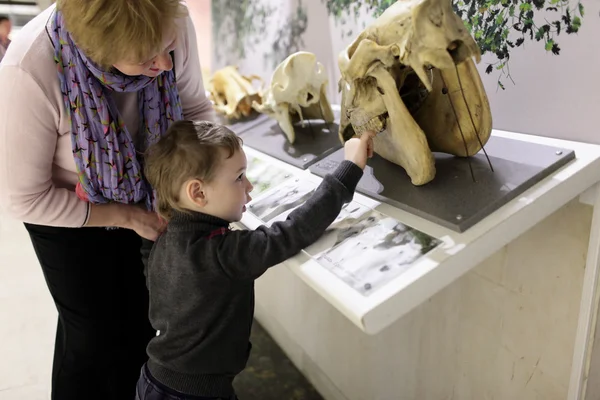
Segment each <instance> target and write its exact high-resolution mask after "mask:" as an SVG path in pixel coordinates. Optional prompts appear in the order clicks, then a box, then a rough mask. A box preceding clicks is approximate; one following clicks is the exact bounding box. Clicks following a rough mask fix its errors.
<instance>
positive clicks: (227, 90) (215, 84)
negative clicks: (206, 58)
mask: <svg viewBox="0 0 600 400" xmlns="http://www.w3.org/2000/svg"><path fill="white" fill-rule="evenodd" d="M255 79H256V80H260V81H261V82H262V78H261V77H260V76H256V75H252V76H243V75H240V73H239V72H238V69H237V67H234V66H227V67H225V68H222V69H220V70H218V71H215V73H214V74H213V76H212V77H211V79H210V81H209V83H208V91H209V93H210V100H211V101H212V102H213V105H214V108H215V110H217V112H219V113H221V114H223V115H225V116H226V117H227V118H229V119H232V120H235V119H240V118H242V117H248V116H249V115H250V113H251V112H252V102H257V103H261V102H262V97H261V94H260V89H258V90H257V89H255V88H254V87H253V86H252V81H253V80H255Z"/></svg>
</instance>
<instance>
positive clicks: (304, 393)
mask: <svg viewBox="0 0 600 400" xmlns="http://www.w3.org/2000/svg"><path fill="white" fill-rule="evenodd" d="M56 317H57V314H56V310H55V308H54V304H53V303H52V298H51V297H50V295H49V293H48V290H47V288H46V285H45V282H44V279H43V276H42V273H41V270H40V268H39V265H38V262H37V259H36V258H35V255H34V253H33V249H32V247H31V244H30V242H29V238H28V236H27V233H26V231H25V229H24V228H23V226H22V225H21V224H20V223H18V222H15V221H12V220H9V219H7V218H6V217H3V216H0V343H1V345H0V400H48V399H49V398H50V395H49V391H50V385H49V382H50V372H51V370H50V366H51V362H52V352H53V346H54V332H55V329H56ZM252 342H253V345H254V347H253V352H252V356H251V358H250V360H249V362H248V367H247V368H246V371H245V372H244V373H243V374H241V375H240V376H239V377H238V379H237V380H236V381H235V387H236V390H237V391H238V395H239V397H240V399H241V400H259V399H260V400H270V399H286V400H322V398H321V396H319V394H318V393H317V392H316V391H315V390H314V388H313V387H312V386H311V385H310V384H309V383H308V382H307V381H306V379H305V378H304V377H303V376H302V374H301V373H300V372H299V371H298V370H297V369H296V368H295V367H294V366H293V364H292V363H291V362H290V360H289V359H288V358H287V357H286V356H285V354H284V353H283V352H282V351H281V349H280V348H279V347H278V346H277V344H275V343H274V342H273V340H272V339H271V338H270V336H269V335H268V334H267V333H266V332H265V331H264V330H263V329H262V327H261V326H260V325H258V324H255V326H254V329H253V332H252Z"/></svg>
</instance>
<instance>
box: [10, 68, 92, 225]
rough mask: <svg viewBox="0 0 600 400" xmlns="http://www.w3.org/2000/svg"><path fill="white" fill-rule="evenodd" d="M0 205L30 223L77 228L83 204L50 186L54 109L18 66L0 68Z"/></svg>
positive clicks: (83, 215) (69, 193) (85, 211)
mask: <svg viewBox="0 0 600 400" xmlns="http://www.w3.org/2000/svg"><path fill="white" fill-rule="evenodd" d="M0 88H1V89H0V206H2V208H3V209H4V210H5V211H6V212H7V213H8V214H9V215H10V216H12V217H14V218H16V219H18V220H21V221H24V222H29V223H33V224H40V225H49V226H65V227H80V226H83V225H84V224H85V223H86V220H87V218H88V211H89V208H88V204H87V203H85V202H83V201H81V200H80V199H79V198H78V197H77V195H76V194H75V193H74V192H72V191H69V190H67V189H62V188H56V187H55V186H54V184H53V183H52V166H53V160H54V152H55V150H56V142H57V139H58V133H57V126H58V120H59V113H58V110H56V108H55V107H54V106H53V104H52V102H51V101H50V99H48V97H47V96H46V94H45V93H44V91H43V90H42V89H41V87H40V85H38V83H37V82H36V81H35V79H34V78H33V77H32V76H31V75H29V74H28V73H27V72H26V71H24V70H22V69H21V68H20V67H18V66H12V65H7V66H2V67H1V68H0Z"/></svg>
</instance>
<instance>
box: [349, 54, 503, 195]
mask: <svg viewBox="0 0 600 400" xmlns="http://www.w3.org/2000/svg"><path fill="white" fill-rule="evenodd" d="M396 72H397V71H396ZM457 73H458V74H460V77H461V78H460V81H459V78H458V76H457ZM432 74H433V85H432V91H431V92H430V93H428V94H427V96H426V97H425V100H424V101H423V102H422V103H419V104H418V105H417V106H415V103H414V102H413V103H412V106H411V105H410V104H409V108H411V110H409V109H408V108H407V105H406V104H405V103H404V102H403V101H402V100H401V97H400V94H399V93H400V92H401V88H399V87H398V86H397V83H400V84H402V83H405V82H406V81H403V82H400V81H399V79H398V76H397V73H396V74H394V72H393V71H392V73H390V71H389V70H387V69H385V68H383V67H380V68H378V69H377V70H375V71H373V72H372V73H371V74H370V75H371V76H373V77H376V78H377V82H374V83H372V84H370V85H366V87H368V89H367V90H366V91H365V88H364V87H363V90H362V93H361V94H360V95H359V96H356V95H355V96H352V94H351V93H350V92H349V90H348V88H346V87H344V88H343V90H342V106H343V109H342V116H341V122H340V132H339V136H340V140H341V142H342V143H343V142H345V141H346V140H348V139H350V138H351V137H352V136H354V135H355V134H358V135H360V134H361V133H362V132H363V131H365V130H372V131H375V132H380V133H379V134H378V135H377V137H376V138H375V140H374V144H375V149H374V150H375V152H376V153H378V154H379V155H380V156H381V157H383V158H385V159H387V160H388V161H390V162H393V163H395V164H397V165H400V166H401V167H403V168H404V169H405V170H406V172H407V173H408V175H409V176H410V178H411V181H412V183H413V184H414V185H422V184H425V183H428V182H429V181H431V180H432V179H433V178H434V177H435V166H434V165H433V163H434V159H433V155H432V154H431V152H432V151H434V152H442V153H447V154H452V155H455V156H460V157H465V156H472V155H474V154H476V153H477V152H479V151H480V150H481V148H482V146H484V145H485V144H486V143H487V141H488V140H489V138H490V134H491V131H492V117H491V111H490V107H489V102H488V99H487V96H486V94H485V89H484V87H483V83H482V82H481V78H480V76H479V73H478V72H477V69H476V67H475V64H474V62H473V60H472V59H467V60H466V61H464V62H462V63H460V64H459V65H457V66H456V69H455V68H452V69H446V70H439V69H435V68H434V69H433V70H432ZM394 75H395V77H396V78H395V79H394ZM363 82H364V80H363ZM378 87H379V89H378ZM461 87H462V92H461ZM382 89H383V90H382ZM444 89H447V90H444ZM380 91H383V92H384V93H385V94H381V93H380ZM367 93H368V94H367ZM388 93H391V95H389V96H388ZM448 97H451V99H449V98H448ZM450 100H452V103H451V102H450ZM452 105H453V106H454V107H455V109H456V114H455V112H454V111H453V109H452ZM457 118H458V119H457ZM423 138H425V142H423ZM463 138H464V139H463Z"/></svg>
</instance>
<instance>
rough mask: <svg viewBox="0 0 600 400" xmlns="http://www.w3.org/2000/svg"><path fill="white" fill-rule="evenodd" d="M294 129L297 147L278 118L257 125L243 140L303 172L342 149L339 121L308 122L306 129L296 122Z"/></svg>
mask: <svg viewBox="0 0 600 400" xmlns="http://www.w3.org/2000/svg"><path fill="white" fill-rule="evenodd" d="M334 114H335V113H334ZM338 119H339V116H337V115H336V120H338ZM294 128H295V129H294V130H295V132H296V140H295V142H294V144H290V142H289V141H288V140H287V137H286V136H285V133H283V131H282V130H281V128H280V127H279V124H278V123H277V121H275V120H274V119H268V120H267V121H265V122H262V123H260V124H259V125H255V126H253V127H252V128H250V129H249V130H248V131H246V132H245V133H244V135H243V136H242V138H243V140H244V144H245V145H247V146H249V147H251V148H253V149H255V150H258V151H260V152H262V153H265V154H268V155H270V156H271V157H274V158H277V159H279V160H281V161H283V162H285V163H288V164H291V165H293V166H295V167H298V168H302V169H306V168H308V167H309V166H310V165H312V164H314V163H315V162H317V161H319V160H321V159H323V158H324V157H327V156H328V155H330V154H332V153H333V152H335V151H336V150H338V149H340V148H341V147H342V144H341V142H340V139H339V138H338V128H339V125H338V124H337V123H335V122H333V123H330V124H327V123H325V122H323V121H322V120H310V121H305V125H304V127H302V125H301V123H296V124H295V125H294Z"/></svg>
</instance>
